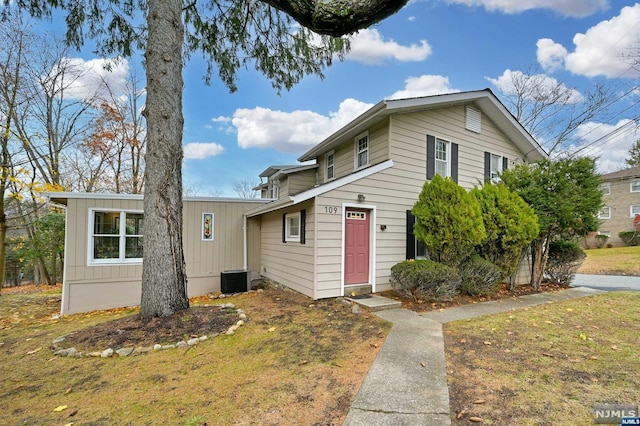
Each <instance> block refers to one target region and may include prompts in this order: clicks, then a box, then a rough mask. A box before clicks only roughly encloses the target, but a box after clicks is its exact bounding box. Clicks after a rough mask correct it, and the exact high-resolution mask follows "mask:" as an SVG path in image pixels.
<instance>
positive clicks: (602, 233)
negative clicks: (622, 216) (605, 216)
mask: <svg viewBox="0 0 640 426" xmlns="http://www.w3.org/2000/svg"><path fill="white" fill-rule="evenodd" d="M598 235H605V236H607V237H611V231H598Z"/></svg>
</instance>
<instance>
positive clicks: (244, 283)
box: [220, 270, 249, 294]
mask: <svg viewBox="0 0 640 426" xmlns="http://www.w3.org/2000/svg"><path fill="white" fill-rule="evenodd" d="M248 290H249V272H248V271H244V270H236V271H224V272H222V273H221V274H220V291H221V292H223V293H225V294H228V293H244V292H246V291H248Z"/></svg>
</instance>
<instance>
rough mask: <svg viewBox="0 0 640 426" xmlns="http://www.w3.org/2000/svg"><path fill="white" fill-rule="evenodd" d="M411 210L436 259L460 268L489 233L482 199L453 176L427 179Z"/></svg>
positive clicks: (416, 231)
mask: <svg viewBox="0 0 640 426" xmlns="http://www.w3.org/2000/svg"><path fill="white" fill-rule="evenodd" d="M411 213H413V215H414V216H415V217H416V223H415V225H414V226H413V232H414V235H415V236H416V239H418V240H419V241H422V242H423V243H424V244H425V246H426V247H427V251H428V252H429V257H430V258H431V259H432V260H436V261H438V262H441V263H444V264H445V265H449V266H451V267H454V268H457V267H458V266H459V265H460V264H461V263H462V262H463V261H464V260H465V259H466V258H467V257H469V255H470V254H471V253H472V252H473V248H474V247H475V246H476V245H478V244H480V243H481V242H482V241H483V240H484V239H485V237H486V234H485V231H484V223H483V221H482V211H481V210H480V205H479V204H478V201H477V200H476V199H475V197H473V196H472V195H471V194H470V193H468V192H467V191H466V190H465V189H464V188H462V187H461V186H459V185H458V184H457V183H455V182H454V181H453V180H452V179H451V178H446V179H445V178H443V177H442V176H440V175H435V176H434V177H433V179H431V181H427V182H425V184H424V185H423V187H422V192H420V196H419V197H418V201H417V202H416V203H415V204H414V205H413V209H411Z"/></svg>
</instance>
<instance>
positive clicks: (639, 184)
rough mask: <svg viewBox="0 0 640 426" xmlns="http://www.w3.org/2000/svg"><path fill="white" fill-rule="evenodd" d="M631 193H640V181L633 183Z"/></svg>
mask: <svg viewBox="0 0 640 426" xmlns="http://www.w3.org/2000/svg"><path fill="white" fill-rule="evenodd" d="M630 186H631V189H630V191H631V192H640V180H636V181H633V182H631V185H630Z"/></svg>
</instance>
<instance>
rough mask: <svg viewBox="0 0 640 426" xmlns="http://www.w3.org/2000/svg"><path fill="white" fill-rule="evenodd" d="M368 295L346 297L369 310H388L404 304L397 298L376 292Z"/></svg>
mask: <svg viewBox="0 0 640 426" xmlns="http://www.w3.org/2000/svg"><path fill="white" fill-rule="evenodd" d="M366 296H367V297H358V298H354V297H345V299H346V300H348V301H350V302H353V303H355V304H357V305H360V306H362V307H363V308H365V309H366V310H368V311H369V312H378V311H386V310H387V309H396V308H400V307H401V306H402V303H400V302H399V301H397V300H393V299H387V298H386V297H382V296H378V295H375V294H370V295H366Z"/></svg>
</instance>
